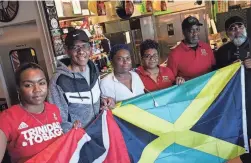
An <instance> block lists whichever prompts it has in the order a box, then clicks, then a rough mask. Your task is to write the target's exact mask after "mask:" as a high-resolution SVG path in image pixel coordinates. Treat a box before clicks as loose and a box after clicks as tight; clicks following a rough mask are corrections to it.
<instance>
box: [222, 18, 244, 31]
mask: <svg viewBox="0 0 251 163" xmlns="http://www.w3.org/2000/svg"><path fill="white" fill-rule="evenodd" d="M236 23H242V24H244V20H243V19H242V18H241V17H239V16H232V17H230V18H228V19H227V20H226V21H225V30H226V31H227V30H228V29H229V28H230V27H231V26H232V25H234V24H236Z"/></svg>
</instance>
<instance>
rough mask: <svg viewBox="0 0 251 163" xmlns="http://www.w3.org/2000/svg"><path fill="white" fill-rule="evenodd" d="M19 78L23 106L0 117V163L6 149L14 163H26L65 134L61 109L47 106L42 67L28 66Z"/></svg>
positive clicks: (21, 70)
mask: <svg viewBox="0 0 251 163" xmlns="http://www.w3.org/2000/svg"><path fill="white" fill-rule="evenodd" d="M15 77H16V84H17V87H18V94H19V98H20V99H19V100H20V104H18V105H14V106H12V107H10V108H9V109H7V110H5V111H3V112H2V113H1V114H0V122H1V123H0V162H1V161H2V159H3V156H4V153H5V151H6V147H7V149H8V153H9V155H10V156H11V162H25V161H26V160H28V159H30V158H31V157H32V156H34V155H36V154H37V153H39V152H40V151H42V150H43V149H45V148H46V147H47V146H48V145H50V144H51V143H53V142H54V141H55V140H56V139H57V138H58V137H60V136H61V135H62V134H63V131H62V128H61V126H60V123H61V121H62V120H61V117H60V113H59V109H58V108H57V106H56V105H52V104H49V103H47V102H44V101H45V98H46V96H47V81H46V78H45V74H44V72H43V70H42V69H41V67H40V66H39V65H37V64H35V63H26V64H24V65H21V66H20V67H19V69H18V70H17V71H16V76H15Z"/></svg>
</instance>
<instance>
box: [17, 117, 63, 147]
mask: <svg viewBox="0 0 251 163" xmlns="http://www.w3.org/2000/svg"><path fill="white" fill-rule="evenodd" d="M27 126H28V125H27ZM21 134H22V135H23V136H24V141H23V142H22V146H23V147H25V146H32V145H34V144H40V143H42V142H45V141H48V140H51V139H53V138H56V137H58V136H61V135H62V134H63V130H62V128H61V126H60V124H59V122H53V123H51V124H46V125H43V126H37V127H34V128H29V129H27V130H25V131H22V132H21Z"/></svg>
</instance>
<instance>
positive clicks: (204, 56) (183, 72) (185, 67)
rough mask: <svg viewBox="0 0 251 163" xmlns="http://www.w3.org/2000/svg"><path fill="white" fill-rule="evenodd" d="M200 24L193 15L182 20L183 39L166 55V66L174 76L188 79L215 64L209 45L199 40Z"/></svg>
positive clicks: (207, 70) (206, 70)
mask: <svg viewBox="0 0 251 163" xmlns="http://www.w3.org/2000/svg"><path fill="white" fill-rule="evenodd" d="M200 26H202V24H201V23H200V22H199V20H198V19H197V18H195V17H192V16H189V17H187V18H186V19H184V21H183V22H182V31H183V35H184V40H183V41H182V42H181V43H180V45H178V46H177V47H176V48H175V49H173V50H172V52H171V53H170V55H169V57H168V61H167V66H168V67H169V68H170V69H171V70H172V71H173V73H174V75H175V76H181V77H183V78H184V79H185V80H190V79H193V78H196V77H198V76H201V75H203V74H206V73H208V72H210V71H211V68H212V66H213V65H214V64H215V59H214V54H213V51H212V49H211V47H210V46H209V45H208V44H206V43H204V42H202V41H200V40H199V34H200Z"/></svg>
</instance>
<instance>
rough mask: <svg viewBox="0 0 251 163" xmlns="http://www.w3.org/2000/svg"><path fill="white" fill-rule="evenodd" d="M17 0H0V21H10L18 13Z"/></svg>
mask: <svg viewBox="0 0 251 163" xmlns="http://www.w3.org/2000/svg"><path fill="white" fill-rule="evenodd" d="M18 9H19V2H18V1H3V0H2V1H0V22H10V21H12V20H13V19H14V18H15V17H16V16H17V13H18Z"/></svg>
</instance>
